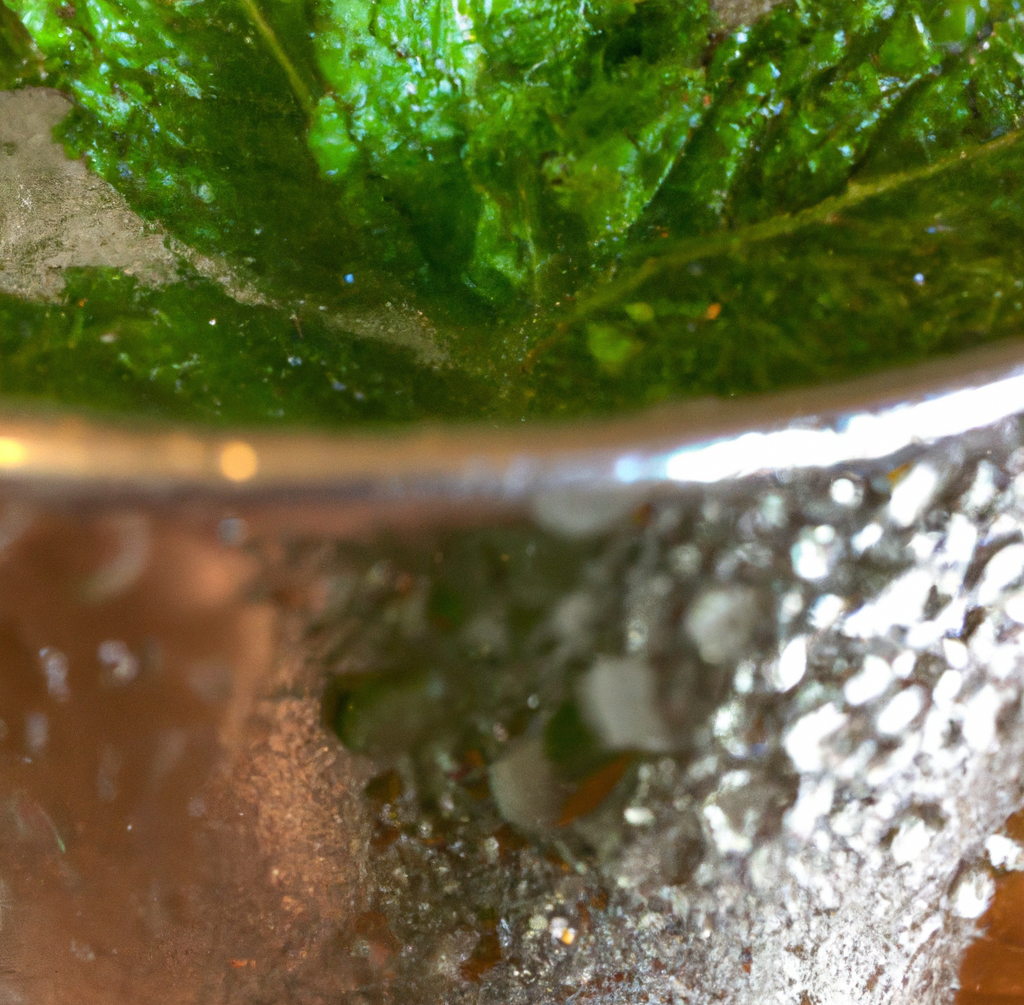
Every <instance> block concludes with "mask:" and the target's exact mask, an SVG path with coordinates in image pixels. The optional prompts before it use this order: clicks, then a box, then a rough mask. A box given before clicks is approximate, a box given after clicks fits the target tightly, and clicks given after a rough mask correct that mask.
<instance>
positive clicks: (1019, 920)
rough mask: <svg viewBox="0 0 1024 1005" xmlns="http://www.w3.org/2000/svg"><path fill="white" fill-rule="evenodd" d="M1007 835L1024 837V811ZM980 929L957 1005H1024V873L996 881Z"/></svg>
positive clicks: (1013, 819)
mask: <svg viewBox="0 0 1024 1005" xmlns="http://www.w3.org/2000/svg"><path fill="white" fill-rule="evenodd" d="M1006 833H1007V834H1008V835H1009V836H1010V837H1012V838H1013V839H1014V840H1016V841H1020V840H1021V839H1022V838H1024V812H1021V813H1017V814H1016V815H1014V816H1012V817H1010V819H1009V821H1007V824H1006ZM979 929H980V932H981V934H979V936H978V938H977V939H976V940H975V941H974V942H973V943H972V944H971V946H970V947H969V948H968V950H967V953H966V954H965V955H964V960H963V963H962V964H961V966H960V988H961V990H960V993H959V994H958V995H957V997H956V1005H1024V873H1021V872H1010V873H1006V874H1005V875H1003V876H1001V877H1000V878H999V879H998V880H997V881H996V895H995V898H994V900H993V901H992V906H991V907H990V908H989V909H988V911H987V912H986V914H985V915H984V917H982V919H981V921H980V923H979Z"/></svg>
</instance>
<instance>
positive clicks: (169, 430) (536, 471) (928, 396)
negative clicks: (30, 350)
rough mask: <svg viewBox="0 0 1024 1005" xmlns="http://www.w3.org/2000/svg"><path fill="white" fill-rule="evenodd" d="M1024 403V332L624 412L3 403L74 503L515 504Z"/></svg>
mask: <svg viewBox="0 0 1024 1005" xmlns="http://www.w3.org/2000/svg"><path fill="white" fill-rule="evenodd" d="M1021 410H1024V342H1021V341H1018V340H1013V341H1011V342H1003V343H1000V344H999V345H997V346H992V347H987V348H986V349H984V350H981V351H974V352H971V353H969V354H963V355H959V356H954V357H950V358H947V359H944V360H939V361H933V362H930V363H927V364H923V365H919V366H916V367H911V368H904V369H900V370H892V371H887V372H885V373H883V374H880V375H875V376H872V377H869V378H863V379H859V380H856V381H850V382H847V383H844V384H837V385H832V386H822V387H816V388H813V389H808V390H800V391H792V392H786V393H781V394H772V395H763V396H758V397H750V398H742V399H740V398H737V399H729V400H720V399H709V400H701V401H695V402H688V403H682V404H675V405H670V406H662V407H659V408H656V409H653V410H651V411H648V412H646V413H640V414H637V415H632V416H628V417H622V418H616V419H613V420H600V421H585V422H573V423H566V424H560V425H556V424H552V425H543V424H536V425H529V426H508V427H501V428H487V427H484V426H482V425H481V426H474V425H470V424H466V425H457V426H450V427H441V426H418V427H413V428H411V429H405V430H401V431H377V432H371V433H365V432H360V433H335V434H327V433H324V432H320V431H301V430H299V431H288V432H276V431H275V432H268V431H258V430H254V431H239V430H235V431H229V432H225V431H223V430H213V429H208V428H203V427H196V426H171V425H166V426H159V425H142V424H129V423H118V422H112V421H103V420H97V419H92V418H85V417H82V416H81V415H68V414H61V413H44V412H39V411H35V412H33V411H20V412H19V411H16V410H14V409H12V408H8V409H7V410H6V412H3V413H0V479H2V483H3V484H5V485H7V486H8V487H12V488H13V487H20V488H22V489H25V490H29V491H32V492H41V493H44V494H47V495H51V494H52V495H56V496H59V497H64V498H69V499H70V498H74V499H88V498H90V497H98V496H101V495H102V496H103V497H105V498H108V499H109V497H110V494H111V492H114V493H125V494H128V495H132V496H152V497H156V498H161V497H162V498H167V497H169V496H181V495H187V496H190V497H196V496H208V495H212V496H219V497H224V498H227V499H234V500H237V501H238V502H245V503H248V504H254V503H263V504H273V503H276V502H280V501H282V499H284V498H287V499H289V500H290V501H292V502H293V503H295V502H298V501H300V500H306V501H310V502H329V503H333V504H335V505H336V504H337V503H339V502H340V501H343V500H345V501H348V502H349V503H351V504H353V505H358V504H367V505H374V504H380V505H394V504H408V503H421V502H422V501H423V500H424V499H425V498H432V499H434V500H449V501H451V502H453V503H457V502H459V501H462V502H475V503H484V502H491V503H499V504H513V505H514V504H516V503H517V502H519V501H521V500H523V499H526V498H528V497H530V496H532V495H535V494H536V493H538V492H545V491H552V490H560V489H570V488H586V489H588V490H593V491H601V490H608V489H616V488H620V487H623V486H626V485H634V486H641V485H644V486H651V485H652V484H657V483H669V484H687V483H690V484H709V483H714V482H720V481H726V480H730V479H734V478H739V477H744V476H748V475H752V474H757V473H761V472H771V471H785V470H795V469H802V468H810V467H832V466H835V465H842V464H848V465H850V464H857V463H862V462H867V461H872V460H876V459H879V458H882V457H891V456H893V455H896V454H899V453H900V451H904V450H908V449H909V450H913V449H914V448H915V447H924V446H927V445H928V444H931V443H934V442H936V441H938V440H940V439H943V438H945V437H949V436H956V435H958V434H962V433H965V432H967V431H969V430H971V429H976V428H981V427H983V426H987V425H990V424H992V423H993V422H997V421H999V420H1000V419H1003V418H1006V417H1008V416H1010V415H1014V414H1016V413H1017V412H1019V411H1021Z"/></svg>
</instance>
